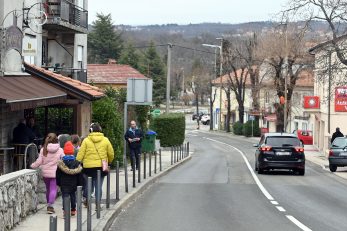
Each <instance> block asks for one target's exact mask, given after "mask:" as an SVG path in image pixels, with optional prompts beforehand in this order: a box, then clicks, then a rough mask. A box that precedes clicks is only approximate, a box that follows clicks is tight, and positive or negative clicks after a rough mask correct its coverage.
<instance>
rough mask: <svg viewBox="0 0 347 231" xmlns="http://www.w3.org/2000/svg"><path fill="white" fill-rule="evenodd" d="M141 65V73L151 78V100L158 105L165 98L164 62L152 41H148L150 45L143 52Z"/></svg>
mask: <svg viewBox="0 0 347 231" xmlns="http://www.w3.org/2000/svg"><path fill="white" fill-rule="evenodd" d="M143 65H144V67H143V68H142V71H143V74H144V75H145V76H147V77H149V78H151V79H153V102H154V104H155V105H156V106H157V107H158V106H159V105H160V104H161V103H162V102H163V100H164V99H165V98H166V97H165V94H166V77H165V71H164V64H163V62H162V60H161V59H160V57H159V54H158V53H157V51H156V49H155V47H154V43H153V42H151V43H150V47H149V48H148V49H147V51H146V53H145V60H144V61H143Z"/></svg>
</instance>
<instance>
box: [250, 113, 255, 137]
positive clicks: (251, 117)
mask: <svg viewBox="0 0 347 231" xmlns="http://www.w3.org/2000/svg"><path fill="white" fill-rule="evenodd" d="M254 119H255V117H254V116H253V115H250V116H249V120H251V121H252V137H253V123H254Z"/></svg>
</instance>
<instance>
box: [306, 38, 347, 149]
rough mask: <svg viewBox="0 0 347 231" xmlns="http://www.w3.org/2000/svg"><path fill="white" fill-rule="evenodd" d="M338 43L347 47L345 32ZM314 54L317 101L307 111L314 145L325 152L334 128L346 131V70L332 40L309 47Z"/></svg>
mask: <svg viewBox="0 0 347 231" xmlns="http://www.w3.org/2000/svg"><path fill="white" fill-rule="evenodd" d="M337 42H338V45H339V46H341V47H346V46H347V35H343V36H341V37H339V38H338V39H337ZM309 52H310V53H311V54H312V55H314V57H315V70H314V71H315V82H314V96H316V97H317V98H318V100H319V101H320V104H318V105H317V106H316V107H310V106H309V107H307V108H306V113H309V114H311V115H312V117H313V118H314V129H313V131H314V141H313V142H314V144H315V145H316V146H317V147H318V148H319V149H320V150H321V151H324V152H325V153H326V155H327V154H328V148H329V144H330V139H331V136H332V134H333V133H334V132H335V128H336V127H340V129H341V131H342V133H344V134H347V107H346V105H347V97H346V92H347V79H346V76H347V69H346V66H345V65H343V64H342V63H341V62H340V61H339V59H338V57H337V54H336V52H335V49H334V47H333V46H332V42H331V41H326V42H324V43H321V44H318V45H316V46H314V47H312V48H311V49H310V50H309Z"/></svg>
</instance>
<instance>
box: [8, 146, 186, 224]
mask: <svg viewBox="0 0 347 231" xmlns="http://www.w3.org/2000/svg"><path fill="white" fill-rule="evenodd" d="M191 150H192V148H191ZM161 154H162V172H160V169H159V167H160V165H159V154H158V155H157V166H156V169H157V174H154V155H152V167H151V169H152V171H151V173H152V176H151V177H149V154H147V158H146V179H143V166H144V161H143V159H142V161H141V168H142V169H141V183H138V182H137V180H138V178H137V171H136V188H133V187H132V182H133V178H132V176H133V173H132V171H130V166H128V168H127V170H128V185H129V186H128V187H129V193H126V192H125V180H124V179H125V174H124V173H125V172H124V168H121V169H120V174H119V193H120V195H119V197H120V200H119V201H118V202H117V203H115V198H116V173H115V171H112V172H111V178H110V179H111V204H110V209H106V205H105V204H102V205H101V208H102V210H101V218H100V219H96V211H95V203H93V204H92V230H103V228H104V227H105V225H106V224H108V223H110V222H112V220H111V219H112V218H114V216H115V215H116V213H117V212H118V213H119V212H120V209H122V208H123V207H125V206H127V204H128V203H130V202H131V201H132V200H134V199H135V198H136V196H138V194H139V193H141V192H142V191H144V190H145V189H146V188H147V187H148V186H149V185H150V184H151V183H154V182H155V180H156V179H157V178H159V177H160V176H162V175H164V174H166V173H167V172H168V171H170V170H171V169H173V168H175V167H177V166H179V165H180V164H182V163H184V162H185V161H187V160H189V159H190V158H191V154H192V152H190V155H189V156H188V157H186V158H185V159H182V160H181V161H178V162H177V163H175V164H173V165H171V152H170V151H162V152H161ZM142 157H143V155H142ZM102 199H106V178H105V179H104V183H103V190H102ZM112 201H113V203H112ZM82 207H83V208H82V223H83V227H82V230H86V223H87V209H86V208H84V206H82ZM54 208H55V212H56V213H55V214H54V215H56V216H57V218H58V219H57V220H58V229H57V230H64V219H63V211H62V199H61V197H58V198H57V200H56V203H55V206H54ZM49 218H50V215H49V214H47V213H46V204H40V205H39V207H38V211H37V213H35V214H33V215H30V216H28V217H26V218H25V219H24V220H23V221H21V222H20V224H19V225H17V226H16V227H15V228H14V229H13V230H15V231H30V230H33V231H37V230H49ZM76 227H77V219H76V216H75V217H71V230H76Z"/></svg>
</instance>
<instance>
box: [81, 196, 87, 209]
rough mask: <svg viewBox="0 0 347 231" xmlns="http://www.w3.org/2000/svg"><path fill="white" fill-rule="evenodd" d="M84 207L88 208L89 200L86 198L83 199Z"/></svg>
mask: <svg viewBox="0 0 347 231" xmlns="http://www.w3.org/2000/svg"><path fill="white" fill-rule="evenodd" d="M82 203H83V206H84V207H85V208H87V207H88V201H87V199H86V198H83V202H82Z"/></svg>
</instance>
